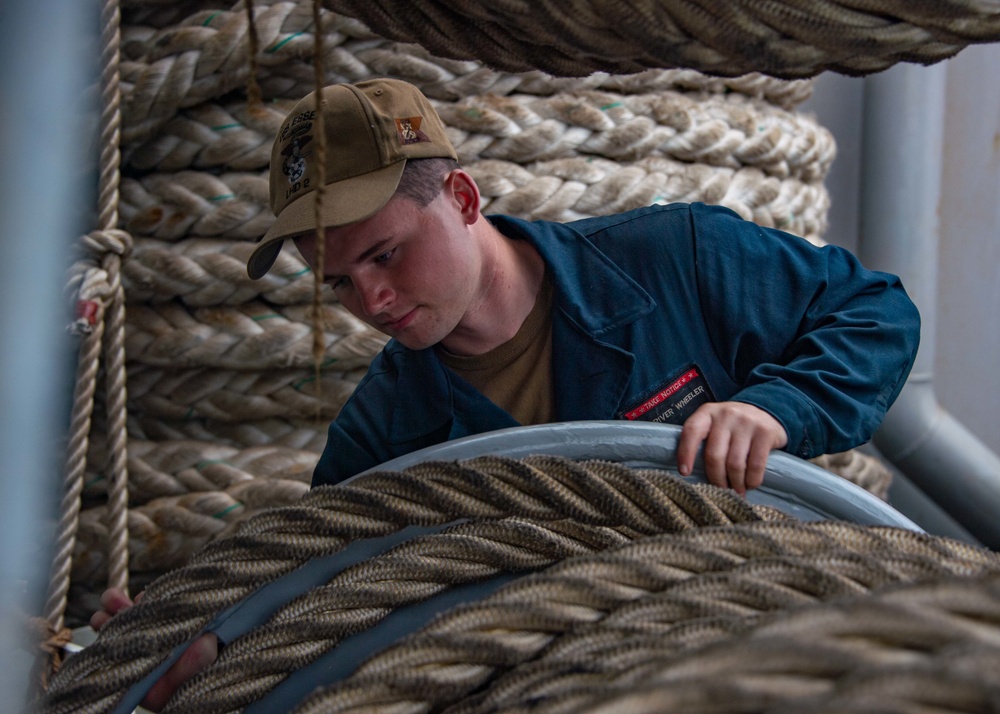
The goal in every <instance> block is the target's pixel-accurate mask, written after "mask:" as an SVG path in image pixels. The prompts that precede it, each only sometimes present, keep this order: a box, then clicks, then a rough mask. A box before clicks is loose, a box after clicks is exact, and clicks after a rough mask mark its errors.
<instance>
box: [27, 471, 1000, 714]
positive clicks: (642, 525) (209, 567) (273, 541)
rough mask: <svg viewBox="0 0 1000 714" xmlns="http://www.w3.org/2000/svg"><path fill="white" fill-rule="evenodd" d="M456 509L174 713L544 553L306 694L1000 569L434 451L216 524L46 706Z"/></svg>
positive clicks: (991, 563)
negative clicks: (220, 534)
mask: <svg viewBox="0 0 1000 714" xmlns="http://www.w3.org/2000/svg"><path fill="white" fill-rule="evenodd" d="M456 519H470V520H469V522H467V523H463V524H459V525H455V526H453V527H451V528H450V529H448V530H446V531H444V532H442V533H440V534H437V535H431V536H423V537H419V538H415V539H412V540H410V541H407V542H405V543H404V544H403V545H401V546H398V547H397V548H395V549H393V550H391V551H389V552H387V553H385V554H384V555H382V556H378V557H375V558H371V559H369V560H367V561H363V562H361V563H359V564H358V565H356V566H353V567H351V568H348V569H347V570H344V571H343V572H341V573H340V574H339V575H337V576H335V577H334V578H333V579H332V580H330V581H329V583H327V585H325V586H321V587H319V588H316V589H314V590H311V591H309V592H308V593H306V594H304V595H302V596H300V597H298V598H295V599H293V600H292V601H290V602H289V603H288V604H287V605H285V606H284V607H283V608H281V609H280V610H279V611H278V612H277V613H275V614H274V615H273V616H272V617H271V618H270V619H269V620H268V621H267V622H266V623H264V624H263V625H261V626H260V627H257V628H255V629H254V630H252V631H251V632H250V633H248V634H247V635H245V636H243V637H240V638H238V639H236V640H235V641H233V642H230V643H227V646H226V647H225V648H224V649H223V650H222V652H221V654H220V657H219V659H218V660H217V662H216V663H215V664H214V665H212V666H211V667H210V668H209V669H207V670H204V671H203V672H202V673H200V674H199V675H197V676H196V677H195V678H193V679H192V680H190V681H189V682H188V683H186V684H185V685H183V687H182V688H181V689H180V690H179V691H178V693H177V694H176V695H175V697H174V699H172V701H171V704H170V708H169V711H175V712H180V711H185V712H188V711H191V712H194V711H205V712H224V711H238V710H239V709H241V708H242V707H244V706H247V705H248V704H249V703H251V702H253V701H256V700H258V699H259V698H260V697H262V696H264V695H265V694H266V692H267V691H269V690H270V689H271V688H273V687H274V686H276V684H278V683H279V682H280V681H281V680H283V679H284V678H285V677H286V676H288V674H290V673H291V672H293V671H296V670H298V669H300V668H302V667H305V666H306V665H308V664H309V663H310V662H312V661H314V660H315V659H316V658H317V657H319V656H320V655H321V654H322V653H323V652H325V651H327V650H329V649H330V648H333V647H335V646H336V644H337V643H338V642H339V641H341V640H342V639H343V638H344V637H346V636H347V635H349V634H352V633H355V632H359V631H363V630H365V629H367V628H369V627H371V626H372V625H374V624H375V623H377V622H378V621H380V620H381V619H382V618H383V617H385V616H386V615H387V614H388V613H389V612H391V611H392V610H394V609H396V608H398V607H401V606H403V605H405V604H407V603H410V602H414V601H420V600H423V599H426V598H428V597H431V596H432V595H434V594H435V593H437V592H440V591H441V590H442V589H444V588H446V587H447V586H449V585H454V584H457V583H462V582H475V581H477V580H481V579H483V578H488V577H491V576H493V575H495V574H497V573H500V572H523V571H532V570H539V569H541V568H544V567H546V566H550V565H554V567H553V568H551V569H550V570H548V571H546V572H543V573H541V574H539V575H537V576H534V577H532V578H527V579H521V580H518V581H515V582H514V583H513V584H511V585H509V586H507V588H505V589H502V590H501V591H499V592H498V593H497V594H496V595H495V596H493V597H491V598H489V599H487V600H485V601H483V602H482V603H481V604H473V605H470V606H468V608H466V609H458V610H455V611H454V612H453V613H452V614H445V615H443V616H442V617H441V618H440V619H438V620H437V621H435V622H434V623H432V624H431V625H429V626H428V629H426V630H425V631H421V632H418V633H416V634H415V635H414V636H413V638H414V639H413V640H412V641H404V642H403V643H400V644H399V646H398V648H390V649H389V650H387V651H386V652H383V653H381V654H379V655H376V656H375V657H374V658H373V659H372V660H371V661H369V662H368V663H365V664H363V665H362V666H361V667H360V668H359V669H358V671H357V672H356V673H355V674H354V675H353V676H352V677H351V678H349V679H347V680H345V681H344V682H343V683H341V684H339V685H337V686H335V687H334V688H333V689H332V690H329V691H326V692H322V693H321V694H320V695H317V696H322V697H323V699H322V701H321V702H318V703H317V702H312V703H308V704H305V705H303V706H304V707H312V708H306V709H304V710H305V711H340V710H345V711H346V710H349V709H351V708H352V707H356V708H357V709H358V710H361V709H364V710H367V711H372V710H376V709H378V707H383V706H384V707H385V708H384V709H383V710H384V711H410V710H413V711H417V710H420V711H426V710H428V709H429V708H434V707H440V706H443V705H444V704H445V703H448V702H455V701H458V700H459V699H460V698H462V697H464V696H465V694H466V693H469V692H472V691H473V690H474V689H475V688H477V687H480V686H481V685H482V684H483V683H484V682H486V681H488V680H490V679H492V678H494V677H496V676H498V675H499V674H502V673H503V672H504V671H507V670H510V669H511V668H512V667H513V666H515V665H517V664H519V663H521V662H527V661H531V660H533V659H535V658H536V657H537V656H538V655H539V654H540V653H542V652H543V651H544V652H555V651H563V657H566V656H567V653H572V652H583V651H585V650H589V649H593V648H594V647H595V646H596V645H595V643H593V642H589V643H584V642H583V641H580V640H579V639H576V640H573V639H572V638H579V637H581V636H582V635H581V633H585V632H587V631H589V630H588V628H591V629H592V628H594V627H596V625H597V623H599V622H601V621H603V620H605V619H607V618H609V617H612V615H614V622H617V626H616V629H615V632H617V633H618V635H617V636H619V637H621V636H622V634H621V633H622V632H624V633H625V634H624V637H625V638H626V639H628V638H630V637H631V635H632V634H637V633H636V632H635V631H636V629H637V628H639V629H643V628H644V629H645V630H646V631H647V632H648V633H652V634H658V633H659V632H660V631H662V630H666V629H669V628H670V627H673V625H671V624H669V619H670V618H669V617H668V616H667V615H664V614H662V613H660V614H655V615H653V614H648V613H647V610H648V609H649V608H651V607H653V605H652V603H658V602H661V601H663V602H670V603H673V605H671V607H673V611H674V613H675V614H674V615H673V616H672V617H673V619H674V620H675V621H678V622H679V621H680V620H683V619H684V615H683V614H682V611H687V612H689V613H693V614H698V616H700V617H708V619H709V620H712V618H714V617H715V615H716V614H718V613H723V614H729V615H735V616H737V617H738V618H742V619H747V618H748V617H749V618H751V619H752V618H754V617H757V616H758V615H760V614H761V613H763V612H769V611H774V610H777V609H780V608H789V607H794V606H798V605H799V604H802V603H809V602H813V601H815V600H819V599H827V598H830V597H833V596H836V595H842V594H845V593H854V594H856V593H859V592H866V591H868V590H870V589H873V588H877V587H882V586H884V585H886V584H889V583H893V582H912V581H920V580H928V579H935V578H941V577H942V576H946V575H947V576H950V575H954V574H957V575H963V576H969V575H973V574H979V573H984V572H1000V556H998V555H997V554H994V553H991V552H989V551H986V550H983V549H977V548H973V547H971V546H967V545H964V544H961V543H957V542H954V541H951V540H949V539H944V538H938V537H933V536H928V535H925V534H919V533H915V532H911V531H903V530H899V529H893V528H877V527H862V526H855V525H851V524H841V523H819V524H802V523H799V522H797V521H793V520H792V519H790V518H788V517H787V516H784V515H782V514H779V513H777V512H775V511H773V510H771V509H767V508H761V507H753V506H750V505H749V504H747V503H746V502H745V501H744V500H743V499H740V498H739V497H738V496H736V495H734V494H733V493H732V492H730V491H727V490H722V489H718V488H715V487H711V486H692V485H689V484H686V483H684V482H683V481H680V480H679V479H676V478H675V477H673V476H671V475H669V474H667V473H666V472H663V471H656V470H645V469H631V468H629V467H626V466H623V465H621V464H612V463H607V462H597V461H588V462H580V463H574V462H571V461H568V460H566V459H562V458H558V457H530V458H526V459H523V460H515V459H508V458H502V457H495V456H484V457H479V458H476V459H471V460H469V461H466V462H458V463H453V462H428V463H425V464H421V465H418V466H414V467H412V468H410V469H407V470H405V471H402V472H379V473H373V474H369V475H365V476H361V477H358V478H357V479H355V480H353V481H352V482H350V483H348V484H341V485H339V486H333V487H323V488H319V489H315V490H313V491H311V492H310V493H309V494H307V495H306V496H304V497H303V498H302V500H301V501H300V502H299V503H298V504H296V505H295V506H292V507H288V508H283V509H272V510H269V511H266V512H263V513H259V514H257V515H256V516H254V517H252V518H251V519H249V520H248V521H246V522H245V523H244V525H243V527H242V528H240V529H239V531H238V532H237V533H235V534H234V535H232V536H230V537H228V538H223V539H221V540H216V541H213V542H212V543H210V544H209V545H207V546H206V547H205V548H204V549H202V551H200V552H199V553H198V554H197V555H196V556H195V557H194V558H193V559H192V560H191V562H190V563H189V564H188V565H186V566H184V567H182V568H180V569H178V570H175V571H173V572H171V573H169V574H167V575H165V576H163V577H161V578H160V579H158V580H156V581H155V582H154V583H152V584H151V585H150V587H149V588H148V590H147V594H146V596H145V597H144V598H143V600H142V601H141V602H140V604H138V605H137V606H135V607H133V608H130V609H129V610H127V611H125V612H123V613H122V614H120V615H119V616H117V617H116V618H114V619H113V620H112V621H111V623H109V624H108V625H107V626H106V627H105V629H104V630H102V632H101V634H100V636H99V638H98V640H97V642H96V643H95V644H94V645H92V646H90V647H89V648H87V649H86V650H84V651H83V652H82V653H80V654H79V655H77V656H74V657H73V658H71V659H70V660H69V661H68V662H67V663H66V665H65V666H64V667H63V669H62V671H61V672H60V673H59V675H58V677H57V678H56V679H55V680H54V681H53V683H52V686H51V687H50V689H49V693H48V697H47V700H46V702H45V706H44V707H43V709H42V711H44V712H46V713H49V712H51V713H55V712H69V711H74V712H76V711H79V712H96V711H106V710H107V709H108V708H109V707H110V706H111V705H112V703H113V702H114V701H115V700H116V699H117V697H118V696H120V694H121V692H122V691H123V690H124V689H125V688H127V687H128V686H130V685H131V684H132V683H134V682H135V681H137V680H138V679H139V678H141V676H143V675H144V674H145V673H146V672H148V671H149V670H151V669H152V668H153V667H154V666H155V665H156V663H157V662H159V661H160V659H162V657H163V656H164V655H165V654H166V653H167V652H168V651H169V650H170V649H171V648H173V647H175V646H177V645H179V644H181V643H183V642H187V641H189V640H190V639H191V638H192V637H194V636H195V634H196V633H197V632H198V631H199V630H200V628H201V627H203V626H204V625H205V623H206V622H208V621H209V620H210V619H211V618H212V615H213V613H216V612H219V611H221V610H222V609H224V608H226V607H227V606H229V605H231V604H232V603H234V602H236V601H238V600H239V599H241V598H243V597H245V596H246V595H247V594H248V593H249V592H251V591H252V590H253V589H255V588H258V587H260V586H261V585H263V584H264V583H266V582H269V581H271V580H273V579H274V578H276V577H278V576H279V575H281V574H283V573H287V572H290V571H291V570H293V569H294V568H295V567H297V565H299V564H301V563H302V562H304V561H305V560H308V559H309V558H314V557H319V556H321V555H325V554H328V553H331V552H335V551H336V550H338V549H340V548H342V547H344V546H345V545H346V544H347V543H348V542H350V541H352V540H355V539H358V538H366V537H373V536H377V535H380V534H385V533H389V532H393V531H395V530H398V529H399V528H401V527H402V526H403V525H405V524H424V525H431V524H444V523H449V522H452V521H455V520H456ZM665 534H672V535H669V536H667V535H665ZM611 549H615V550H611ZM577 556H580V557H579V558H578V557H577ZM556 563H558V564H556ZM712 603H717V604H714V605H713V604H712ZM469 608H471V609H469ZM630 608H631V615H629V614H627V613H628V612H629V609H630ZM678 608H679V609H678ZM713 608H714V610H713ZM699 613H700V614H699ZM688 616H691V615H688ZM716 630H718V628H716ZM693 633H694V630H692V633H689V637H693V636H694V634H693ZM638 634H641V633H638ZM645 639H648V638H645ZM645 639H644V638H640V641H645ZM598 640H600V641H601V642H604V643H608V642H609V641H608V640H607V637H605V636H604V635H600V636H599V637H598ZM571 641H572V642H576V644H566V643H571ZM559 642H562V643H564V644H563V649H562V650H560V649H559V647H558V646H557V644H556V643H559ZM623 647H626V649H627V647H628V645H627V644H626V645H623ZM608 661H609V662H611V661H613V660H608ZM513 671H515V672H516V671H517V670H516V669H515V670H513ZM415 696H419V697H427V701H426V702H422V703H420V704H419V706H418V705H417V704H415V703H413V698H414V697H415ZM341 697H343V699H341ZM390 700H391V701H390ZM445 700H447V701H445ZM292 704H293V703H289V706H291V705H292Z"/></svg>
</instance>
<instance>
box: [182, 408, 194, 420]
mask: <svg viewBox="0 0 1000 714" xmlns="http://www.w3.org/2000/svg"><path fill="white" fill-rule="evenodd" d="M193 417H194V407H191V408H190V409H188V410H187V414H185V415H184V418H183V419H181V421H188V420H189V419H191V418H193Z"/></svg>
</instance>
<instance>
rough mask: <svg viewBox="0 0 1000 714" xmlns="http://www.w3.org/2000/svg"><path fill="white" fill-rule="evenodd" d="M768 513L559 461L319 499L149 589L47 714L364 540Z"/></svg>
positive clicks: (636, 526)
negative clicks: (471, 527)
mask: <svg viewBox="0 0 1000 714" xmlns="http://www.w3.org/2000/svg"><path fill="white" fill-rule="evenodd" d="M763 512H764V513H766V514H771V513H772V512H771V511H769V510H765V511H763ZM761 513H762V511H761V509H753V508H751V506H749V505H748V504H747V503H746V502H745V501H744V500H742V499H740V498H739V497H737V496H735V495H734V494H733V493H731V492H729V491H723V490H721V489H715V488H711V487H698V486H690V485H687V484H684V483H683V482H681V481H679V480H676V479H674V478H672V477H670V476H669V475H667V474H666V473H663V472H640V471H633V470H631V469H628V468H627V467H625V466H621V465H618V464H610V463H604V462H584V463H579V464H577V463H572V462H569V461H566V460H565V459H560V458H556V457H536V458H532V459H525V460H522V461H516V460H512V459H506V458H501V457H490V456H487V457H480V458H477V459H472V460H470V461H468V462H464V463H425V464H421V465H419V466H415V467H413V468H411V469H407V470H406V471H403V472H398V473H391V472H379V473H374V474H370V475H367V476H362V477H359V478H357V479H355V480H354V481H352V482H351V483H350V484H345V485H340V486H337V487H324V488H318V489H314V490H312V491H310V492H309V493H308V494H307V495H306V496H304V497H303V498H302V500H301V501H300V502H299V503H298V504H297V505H295V506H292V507H288V508H283V509H271V510H268V511H264V512H262V513H259V514H257V515H255V516H254V517H252V518H250V519H249V520H247V521H246V522H245V523H244V524H243V525H242V527H241V528H240V529H239V531H238V533H237V534H235V535H234V536H232V537H230V538H223V539H220V540H214V541H212V542H210V543H209V544H208V545H207V546H206V547H205V548H203V549H202V550H201V551H200V552H199V553H198V554H197V555H196V556H195V557H194V558H192V559H191V561H190V562H189V563H188V564H187V565H186V566H184V567H182V568H180V569H177V570H174V571H172V572H171V573H168V574H167V575H165V576H163V577H161V578H160V579H158V580H156V581H155V582H154V583H153V584H151V585H150V586H149V588H147V590H146V594H145V596H144V598H143V600H142V601H141V602H140V603H139V604H138V605H136V606H135V607H132V608H130V609H129V610H127V611H125V612H123V613H121V614H120V615H119V616H118V617H116V618H114V619H113V620H112V621H111V622H110V623H109V624H108V625H106V626H105V628H103V629H102V631H101V635H100V637H99V639H98V641H97V642H96V643H95V644H93V645H91V646H90V647H88V648H87V649H86V650H84V651H83V652H82V653H80V654H79V655H77V656H75V657H73V658H71V659H70V660H69V661H68V662H67V663H66V665H65V666H64V667H63V668H62V670H61V671H60V673H59V675H58V678H57V679H56V680H54V681H53V683H52V686H51V687H50V689H49V697H48V704H47V706H46V707H45V708H44V711H47V712H60V711H70V710H72V711H80V712H84V711H100V710H102V709H103V708H105V707H106V706H108V705H109V704H110V702H111V701H113V700H114V699H115V698H116V697H117V694H118V693H119V692H120V691H121V689H122V687H124V686H128V684H130V683H132V682H135V681H137V680H138V679H139V678H140V677H141V676H142V675H144V674H145V673H147V672H149V671H150V670H151V669H152V668H153V667H154V666H155V665H156V664H157V663H158V662H159V661H160V660H161V659H162V658H163V656H165V654H166V653H167V652H168V651H169V650H170V649H171V648H172V647H174V646H176V645H178V644H181V643H183V642H186V641H189V640H190V638H191V637H193V636H194V634H195V633H196V632H197V631H198V630H199V629H200V628H201V627H202V626H204V625H205V624H206V623H207V622H208V620H209V619H210V618H211V617H212V615H213V613H216V612H218V611H220V610H221V609H222V608H224V607H226V606H228V605H231V604H232V603H234V602H236V601H238V600H239V599H241V598H242V597H245V596H246V595H247V594H249V593H250V592H252V591H253V590H255V589H256V588H259V587H260V586H261V585H263V584H265V583H267V582H270V581H271V580H273V579H274V578H276V577H279V576H280V575H282V574H284V573H287V572H289V571H291V570H293V569H294V568H295V567H297V566H298V565H300V564H301V563H303V562H305V561H306V560H308V559H310V558H314V557H318V556H321V555H326V554H329V553H332V552H336V551H337V550H339V549H341V548H342V547H344V545H346V544H347V543H348V542H350V541H352V540H354V539H357V538H365V537H373V536H377V535H384V534H387V533H391V532H394V531H396V530H398V529H400V528H402V527H404V526H405V525H408V524H424V525H429V524H443V523H447V522H450V521H453V520H455V519H462V518H480V519H488V520H493V519H498V518H505V517H508V516H512V515H516V516H518V517H520V518H527V519H534V520H539V521H542V522H544V523H550V522H554V521H562V520H566V519H569V520H571V521H576V522H578V524H580V526H582V527H585V528H588V529H592V528H596V529H597V531H599V532H601V533H603V532H605V531H607V529H609V528H610V529H612V530H614V531H617V532H619V533H621V534H624V535H626V536H627V537H630V538H631V537H634V536H636V535H639V534H653V533H661V532H672V531H677V530H683V529H686V528H692V527H698V526H705V525H717V524H725V523H732V522H742V521H746V520H759V519H761V518H762V517H778V516H777V515H767V516H762V515H761Z"/></svg>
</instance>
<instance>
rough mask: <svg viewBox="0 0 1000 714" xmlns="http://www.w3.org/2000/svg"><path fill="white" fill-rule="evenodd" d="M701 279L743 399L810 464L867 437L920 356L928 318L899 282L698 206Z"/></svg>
mask: <svg viewBox="0 0 1000 714" xmlns="http://www.w3.org/2000/svg"><path fill="white" fill-rule="evenodd" d="M691 220H692V231H693V239H694V241H695V261H696V280H697V288H698V293H699V299H700V301H701V309H702V311H703V315H704V319H705V322H706V324H707V325H708V326H709V330H710V336H711V340H712V343H713V345H714V348H715V350H716V351H717V355H718V357H719V359H720V360H721V361H722V362H723V364H724V365H725V367H726V369H727V370H729V372H730V375H731V376H732V378H733V379H734V380H735V381H736V382H737V383H738V384H740V385H742V388H741V389H740V390H739V391H738V392H737V393H736V394H735V395H734V396H733V397H732V399H733V400H734V401H740V402H746V403H748V404H753V405H755V406H757V407H760V408H761V409H764V410H765V411H767V412H769V413H770V414H771V415H773V416H774V417H775V418H776V419H777V420H778V421H779V422H780V423H781V424H782V426H784V428H785V431H786V433H787V435H788V445H787V446H786V447H785V448H786V450H787V451H789V452H790V453H793V454H795V455H797V456H801V457H803V458H810V457H813V456H817V455H819V454H822V453H836V452H840V451H845V450H847V449H850V448H853V447H855V446H858V445H859V444H861V443H864V442H866V441H868V439H870V438H871V435H872V434H873V433H874V431H875V429H876V428H877V427H878V425H879V424H880V423H881V422H882V419H883V418H884V416H885V413H886V411H887V410H888V408H889V406H890V405H891V404H892V402H893V401H894V400H895V398H896V397H897V396H898V394H899V392H900V390H901V389H902V387H903V384H904V383H905V381H906V377H907V375H908V374H909V372H910V368H911V367H912V365H913V360H914V358H915V356H916V351H917V345H918V342H919V333H920V318H919V314H918V312H917V309H916V307H915V306H914V304H913V302H912V301H911V300H910V299H909V298H908V297H907V295H906V292H905V291H904V289H903V286H902V284H901V282H900V280H899V278H897V277H896V276H894V275H890V274H888V273H882V272H876V271H871V270H867V269H865V268H864V267H862V265H861V264H860V262H859V261H858V260H857V258H856V257H855V256H854V255H852V254H851V253H850V252H849V251H847V250H844V249H841V248H838V247H836V246H825V247H822V248H818V247H815V246H813V245H812V244H810V243H809V242H808V241H806V240H805V239H803V238H799V237H797V236H793V235H791V234H788V233H784V232H782V231H778V230H775V229H768V228H763V227H760V226H758V225H756V224H754V223H751V222H748V221H744V220H742V219H741V218H739V216H737V215H736V214H735V213H733V212H732V211H730V210H728V209H725V208H721V207H717V206H705V205H697V204H696V205H693V206H692V208H691Z"/></svg>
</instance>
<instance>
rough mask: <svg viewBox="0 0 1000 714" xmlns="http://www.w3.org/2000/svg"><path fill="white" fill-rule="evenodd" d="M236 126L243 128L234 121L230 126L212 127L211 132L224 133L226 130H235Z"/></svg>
mask: <svg viewBox="0 0 1000 714" xmlns="http://www.w3.org/2000/svg"><path fill="white" fill-rule="evenodd" d="M238 126H243V125H242V124H240V123H239V122H238V121H234V122H233V123H232V124H219V125H218V126H213V127H212V131H225V130H226V129H235V128H236V127H238Z"/></svg>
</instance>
